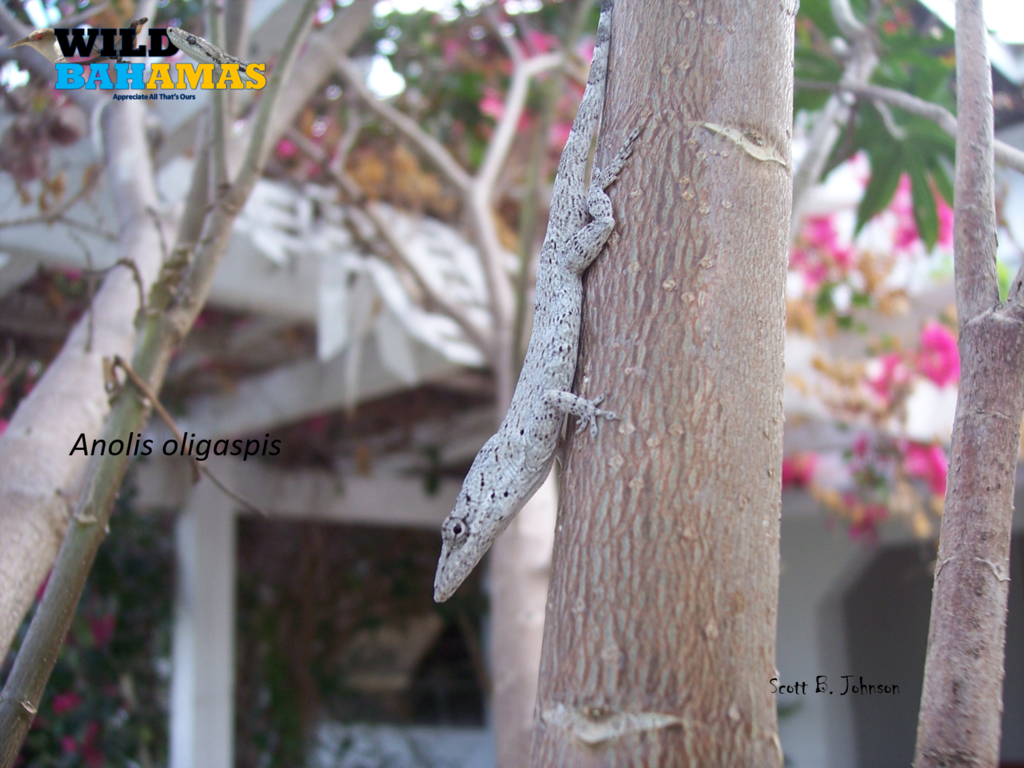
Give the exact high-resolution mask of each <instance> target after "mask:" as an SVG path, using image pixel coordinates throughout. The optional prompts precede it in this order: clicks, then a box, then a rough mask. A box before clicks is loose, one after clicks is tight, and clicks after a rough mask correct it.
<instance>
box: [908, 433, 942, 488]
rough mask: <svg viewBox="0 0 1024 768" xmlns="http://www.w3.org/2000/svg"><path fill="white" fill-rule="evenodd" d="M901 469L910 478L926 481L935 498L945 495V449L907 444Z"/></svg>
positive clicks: (919, 444) (937, 446)
mask: <svg viewBox="0 0 1024 768" xmlns="http://www.w3.org/2000/svg"><path fill="white" fill-rule="evenodd" d="M903 468H904V469H905V470H906V471H907V474H908V475H910V476H911V477H919V478H921V479H922V480H926V481H927V482H928V487H929V488H930V489H931V492H932V493H933V494H935V495H936V496H944V495H945V494H946V475H947V473H948V471H949V458H948V457H947V456H946V449H945V448H943V447H942V446H941V445H922V444H921V443H908V444H907V447H906V450H905V451H904V454H903Z"/></svg>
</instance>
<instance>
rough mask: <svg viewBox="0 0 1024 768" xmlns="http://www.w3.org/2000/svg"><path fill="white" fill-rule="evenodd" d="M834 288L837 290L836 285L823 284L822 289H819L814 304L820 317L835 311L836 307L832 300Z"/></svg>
mask: <svg viewBox="0 0 1024 768" xmlns="http://www.w3.org/2000/svg"><path fill="white" fill-rule="evenodd" d="M833 288H835V284H834V283H822V285H821V288H819V289H818V295H817V297H815V300H814V304H815V308H816V309H817V311H818V314H819V315H827V314H829V313H831V312H833V311H834V310H835V308H836V305H835V302H834V301H833V300H832V289H833Z"/></svg>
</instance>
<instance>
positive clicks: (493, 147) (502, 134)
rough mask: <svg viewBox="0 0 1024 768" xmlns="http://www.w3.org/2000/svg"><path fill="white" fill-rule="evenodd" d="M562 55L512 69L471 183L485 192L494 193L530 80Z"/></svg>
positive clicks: (556, 63) (559, 61)
mask: <svg viewBox="0 0 1024 768" xmlns="http://www.w3.org/2000/svg"><path fill="white" fill-rule="evenodd" d="M563 61H564V57H563V56H562V54H561V53H547V54H544V55H541V56H534V57H533V58H530V59H526V60H525V61H520V62H519V63H517V64H516V66H515V68H514V69H513V71H512V82H511V84H510V85H509V89H508V94H506V96H505V105H504V109H503V110H502V114H501V119H500V120H499V121H498V127H497V129H496V130H495V131H494V135H493V136H492V137H491V141H490V143H488V145H487V152H486V153H485V154H484V161H483V163H481V165H480V170H479V171H477V174H476V177H475V178H474V180H473V184H474V185H475V186H476V188H477V189H478V190H479V191H480V192H482V193H486V194H487V195H489V196H490V195H493V194H494V185H495V182H496V181H497V179H498V172H499V171H500V170H501V167H502V165H504V164H505V159H506V158H507V157H508V151H509V148H510V147H511V146H512V140H513V139H514V138H515V136H516V132H517V130H518V127H519V118H520V117H521V116H522V114H523V107H524V106H525V105H526V96H527V94H528V93H529V90H530V81H531V80H532V79H533V78H534V77H536V76H537V75H539V74H540V73H541V72H547V71H548V70H551V69H554V68H556V67H558V66H560V65H561V64H562V62H563Z"/></svg>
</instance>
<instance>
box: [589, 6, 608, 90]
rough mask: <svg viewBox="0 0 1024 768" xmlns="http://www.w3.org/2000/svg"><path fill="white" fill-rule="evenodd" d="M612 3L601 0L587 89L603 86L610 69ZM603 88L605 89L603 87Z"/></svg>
mask: <svg viewBox="0 0 1024 768" xmlns="http://www.w3.org/2000/svg"><path fill="white" fill-rule="evenodd" d="M612 5H613V0H601V16H600V18H599V19H598V21H597V37H596V39H595V40H594V58H593V59H591V61H590V74H589V76H588V77H587V90H590V87H591V86H592V85H593V86H598V87H601V86H603V85H604V82H605V73H607V71H608V48H609V41H610V40H611V38H612ZM602 90H603V89H602ZM603 95H604V94H603V93H602V96H603Z"/></svg>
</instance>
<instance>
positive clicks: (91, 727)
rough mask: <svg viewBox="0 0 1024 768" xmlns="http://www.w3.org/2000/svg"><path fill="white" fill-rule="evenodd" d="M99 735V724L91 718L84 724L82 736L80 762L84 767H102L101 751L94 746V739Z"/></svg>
mask: <svg viewBox="0 0 1024 768" xmlns="http://www.w3.org/2000/svg"><path fill="white" fill-rule="evenodd" d="M99 735H100V724H99V723H98V722H96V721H95V720H93V721H92V722H91V723H89V724H88V725H87V726H85V735H84V736H83V737H82V763H83V764H84V765H85V766H86V768H103V765H104V760H103V753H102V752H100V750H99V749H97V748H96V740H97V739H98V738H99Z"/></svg>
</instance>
